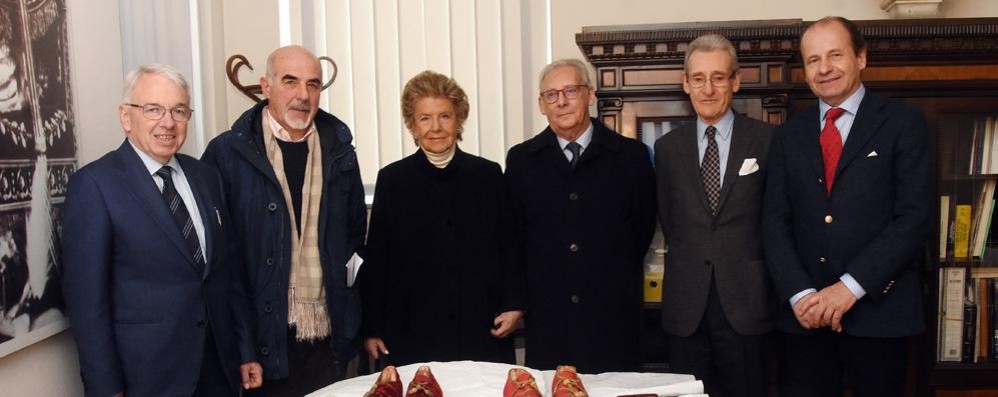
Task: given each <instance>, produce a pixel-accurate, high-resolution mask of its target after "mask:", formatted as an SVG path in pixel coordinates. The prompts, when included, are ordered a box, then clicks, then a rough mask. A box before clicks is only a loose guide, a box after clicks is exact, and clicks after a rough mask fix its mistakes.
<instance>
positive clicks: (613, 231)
mask: <svg viewBox="0 0 998 397" xmlns="http://www.w3.org/2000/svg"><path fill="white" fill-rule="evenodd" d="M592 122H593V124H594V126H595V128H594V131H593V138H592V141H591V142H590V144H589V146H588V147H587V148H586V150H585V151H584V152H583V153H582V157H581V158H580V159H579V163H578V165H577V167H576V168H575V169H574V170H573V169H572V167H571V166H570V165H569V163H568V160H567V159H566V158H565V155H564V152H563V151H562V150H561V148H560V147H559V146H558V141H557V139H556V137H555V135H554V132H553V131H551V129H550V127H549V128H547V129H545V130H544V132H542V133H540V134H539V135H537V136H536V137H534V138H532V139H530V140H528V141H526V142H524V143H521V144H519V145H516V146H514V147H513V148H512V149H510V151H509V154H508V157H507V160H506V177H507V180H508V181H509V184H510V191H511V194H512V197H513V207H514V211H515V212H514V214H515V219H516V220H517V224H518V228H519V230H518V233H517V234H518V237H519V241H520V244H521V247H522V250H523V253H522V255H523V259H524V264H525V266H526V269H527V289H528V296H529V301H528V302H529V306H530V311H529V312H528V313H527V320H526V323H527V346H526V347H527V351H526V359H527V365H528V366H530V367H533V368H539V369H554V368H555V366H556V365H558V364H572V365H575V366H576V367H578V369H579V371H580V372H585V373H598V372H606V371H633V370H637V369H638V366H639V364H640V351H639V346H640V344H639V334H640V331H639V327H640V321H641V307H642V302H641V297H642V286H641V282H642V260H643V258H644V255H645V253H646V252H647V250H648V247H649V244H650V243H651V236H652V233H653V232H654V228H655V191H654V189H655V177H654V175H653V171H652V165H651V160H650V156H649V152H648V148H647V147H646V146H645V145H643V144H641V143H640V142H637V141H635V140H632V139H628V138H625V137H623V136H620V135H619V134H617V133H616V132H614V131H613V130H610V129H609V128H607V127H606V126H604V125H603V124H602V123H600V122H598V121H596V120H595V119H593V120H592Z"/></svg>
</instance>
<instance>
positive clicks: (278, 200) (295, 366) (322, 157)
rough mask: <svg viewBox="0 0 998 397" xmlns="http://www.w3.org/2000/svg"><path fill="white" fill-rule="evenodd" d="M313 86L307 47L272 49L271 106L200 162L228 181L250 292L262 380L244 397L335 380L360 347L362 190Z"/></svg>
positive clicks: (260, 107)
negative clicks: (354, 268)
mask: <svg viewBox="0 0 998 397" xmlns="http://www.w3.org/2000/svg"><path fill="white" fill-rule="evenodd" d="M321 78H322V71H321V69H320V67H319V61H318V59H316V57H315V55H313V54H312V53H311V52H310V51H308V50H307V49H305V48H303V47H300V46H288V47H283V48H279V49H277V50H276V51H274V52H273V53H272V54H271V55H270V57H268V58H267V74H266V76H264V77H262V78H261V79H260V86H261V88H262V89H263V93H264V95H265V96H266V97H267V100H265V101H262V102H261V103H259V104H257V105H256V106H254V107H253V108H251V109H250V110H248V111H246V112H245V113H243V115H242V116H241V117H239V119H238V120H236V122H235V123H234V124H233V125H232V129H231V130H230V131H227V132H225V133H222V134H221V135H219V136H218V137H216V138H215V139H213V140H212V142H211V143H210V144H209V145H208V149H207V150H206V151H205V153H204V156H203V160H205V161H207V162H208V163H210V164H213V165H215V166H216V167H217V168H218V169H219V172H220V173H221V174H222V179H224V180H225V190H226V193H227V197H228V200H229V205H230V208H231V209H232V217H233V222H234V224H235V228H234V229H235V234H236V235H237V236H236V241H237V243H238V244H239V247H238V252H239V253H240V254H241V256H242V258H241V259H242V260H243V264H244V265H245V266H246V267H247V270H248V273H249V275H250V276H249V277H250V285H251V286H252V290H253V296H254V302H253V308H252V311H253V312H254V314H255V318H256V322H255V324H256V335H257V340H256V349H257V353H258V355H259V358H260V363H261V364H263V367H264V374H265V379H264V385H263V388H262V389H260V390H254V391H252V392H251V393H248V394H247V395H263V396H302V395H305V394H308V393H310V392H312V391H314V390H316V389H319V388H321V387H323V386H326V385H328V384H330V383H333V382H335V381H336V380H339V379H342V378H343V373H344V369H345V366H346V363H347V362H348V361H349V360H350V359H351V358H352V357H353V356H354V355H355V354H357V351H358V350H359V348H360V344H359V342H358V340H357V337H358V331H359V328H360V300H359V298H358V297H357V296H356V294H357V292H356V290H355V289H353V288H352V287H350V286H348V285H347V279H346V278H347V272H346V270H347V269H346V267H345V266H344V265H345V264H346V263H347V261H348V260H349V259H350V258H351V257H352V256H353V255H354V253H355V252H357V250H359V249H360V248H361V246H362V245H363V243H364V235H365V232H366V227H367V226H366V214H367V213H366V207H365V205H364V189H363V185H362V184H361V179H360V170H359V168H358V165H357V155H356V153H355V151H354V148H353V146H351V145H350V141H351V140H352V136H351V134H350V130H349V129H348V128H347V126H346V125H345V124H343V122H342V121H340V120H339V119H337V118H336V117H335V116H333V115H331V114H329V113H326V112H324V111H322V110H319V109H318V106H319V93H320V92H321V91H322V82H321Z"/></svg>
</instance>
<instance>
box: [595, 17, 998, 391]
mask: <svg viewBox="0 0 998 397" xmlns="http://www.w3.org/2000/svg"><path fill="white" fill-rule="evenodd" d="M857 23H858V24H859V25H860V28H861V30H862V31H863V33H864V35H865V36H866V39H867V43H868V49H869V50H868V56H867V60H868V64H867V68H866V69H865V70H864V71H863V81H864V84H865V85H866V87H867V88H869V89H870V90H872V91H875V92H877V93H879V94H882V95H886V96H890V97H894V98H899V99H901V100H904V101H908V102H910V103H912V104H914V105H915V106H917V107H919V108H921V109H922V110H923V111H924V112H925V114H926V117H927V119H928V122H929V125H930V128H931V129H932V131H933V133H934V137H935V143H936V148H937V183H938V186H939V188H940V192H945V191H947V190H948V189H952V186H953V185H952V184H953V180H954V177H955V174H954V172H953V171H952V170H951V169H950V168H947V167H944V166H943V164H945V162H946V161H950V159H952V158H953V157H952V156H964V155H967V154H966V153H955V151H956V149H949V148H951V147H952V145H951V143H952V142H953V139H954V137H953V136H952V134H953V133H952V132H950V130H952V128H949V129H947V128H942V127H944V126H943V125H942V124H941V123H945V122H946V120H948V117H953V116H954V115H961V114H998V19H996V18H987V19H923V20H884V21H858V22H857ZM807 25H808V22H805V21H801V20H769V21H734V22H695V23H680V24H661V25H633V26H602V27H586V28H583V30H582V32H581V33H578V34H576V43H577V44H578V46H579V48H580V50H581V51H582V53H583V54H584V55H585V57H586V58H587V59H588V61H589V62H590V63H592V65H593V66H595V68H596V76H595V77H596V81H595V85H596V87H597V94H596V95H597V99H598V101H597V108H598V114H599V116H598V117H599V118H600V119H601V120H603V122H605V123H606V124H607V125H609V126H612V127H614V128H615V129H616V130H617V131H619V132H620V133H621V134H623V135H626V136H629V137H632V138H635V139H638V140H641V141H642V142H645V143H646V144H648V145H649V146H651V145H652V144H653V143H654V141H655V139H657V138H658V137H659V136H661V135H662V134H663V133H665V132H667V131H668V130H670V129H672V128H674V127H676V126H677V125H678V123H683V122H687V121H690V120H692V119H693V117H694V113H693V109H692V108H691V106H690V104H689V100H688V96H687V95H686V93H684V92H683V89H682V81H683V78H684V76H683V58H684V55H685V50H686V45H687V43H689V42H690V41H692V40H693V39H694V38H696V37H698V36H700V35H702V34H706V33H720V34H722V35H724V36H725V37H727V38H728V39H729V40H731V41H732V43H733V44H734V45H735V47H736V48H737V49H738V57H739V61H740V65H741V72H742V85H741V90H740V91H739V92H738V93H737V94H736V96H735V99H734V101H733V104H732V107H733V108H734V109H735V111H738V112H740V113H744V114H747V115H749V116H751V117H754V118H757V119H760V120H764V121H768V122H770V123H773V124H779V123H781V122H783V120H786V118H787V117H789V116H791V115H793V114H794V113H795V112H797V111H800V110H802V109H804V108H806V107H807V106H809V105H812V104H813V103H814V101H815V98H814V96H813V95H812V94H811V92H810V90H809V89H808V87H807V84H805V82H804V72H803V68H802V66H801V61H800V56H799V54H798V45H799V40H798V38H799V36H800V33H801V32H802V31H803V29H804V28H805V27H806V26H807ZM996 161H998V159H996ZM957 179H959V178H957ZM936 215H937V216H938V214H936ZM937 236H938V234H937ZM996 241H998V240H996ZM938 250H939V248H938V244H937V243H936V240H933V241H930V242H927V254H926V262H925V272H924V280H925V301H926V309H927V310H926V314H925V316H926V324H927V325H928V329H929V331H928V332H926V333H925V334H924V335H922V336H920V337H918V338H916V339H915V344H914V345H913V346H912V354H911V355H910V360H911V371H910V376H909V381H910V382H911V385H910V387H909V389H910V391H911V393H912V394H913V395H914V394H916V393H917V395H919V396H934V395H939V396H942V395H946V396H956V395H961V394H960V393H962V392H967V393H978V394H974V395H984V394H980V393H985V394H986V393H989V392H988V391H987V390H995V389H998V363H981V364H966V363H940V362H938V357H937V349H936V337H937V327H936V325H937V317H938V313H937V311H936V308H937V306H938V304H937V302H938V296H937V294H938V268H939V267H940V266H941V265H946V263H945V261H943V262H940V261H939V260H938V259H937V258H939V255H938V254H939V253H938ZM968 263H972V261H971V262H968ZM652 309H654V307H652ZM975 390H976V391H975ZM968 395H970V394H968Z"/></svg>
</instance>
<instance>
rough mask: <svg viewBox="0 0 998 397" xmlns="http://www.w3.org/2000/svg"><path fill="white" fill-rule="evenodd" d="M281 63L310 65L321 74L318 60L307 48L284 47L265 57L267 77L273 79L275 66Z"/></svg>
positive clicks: (297, 46)
mask: <svg viewBox="0 0 998 397" xmlns="http://www.w3.org/2000/svg"><path fill="white" fill-rule="evenodd" d="M282 62H295V63H299V62H300V63H312V64H313V66H314V67H315V68H316V69H319V70H320V72H319V73H320V74H321V73H322V72H321V68H320V66H319V58H317V57H316V56H315V54H313V53H312V51H309V50H308V48H305V47H302V46H300V45H297V44H294V45H289V46H284V47H281V48H278V49H276V50H274V52H272V53H270V56H268V57H267V77H270V78H271V79H273V78H274V76H276V72H275V70H274V68H275V65H276V64H278V63H282Z"/></svg>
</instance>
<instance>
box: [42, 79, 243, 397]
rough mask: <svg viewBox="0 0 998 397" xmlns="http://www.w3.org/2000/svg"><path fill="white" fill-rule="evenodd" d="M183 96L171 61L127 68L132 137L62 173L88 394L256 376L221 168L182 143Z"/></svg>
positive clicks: (221, 388) (70, 305)
mask: <svg viewBox="0 0 998 397" xmlns="http://www.w3.org/2000/svg"><path fill="white" fill-rule="evenodd" d="M189 103H190V94H189V91H188V85H187V82H186V81H185V80H184V78H183V76H181V75H180V73H178V72H177V71H176V70H175V69H173V68H172V67H169V66H166V65H147V66H142V67H140V68H139V69H138V70H136V71H134V72H132V73H131V74H129V75H128V77H127V78H126V81H125V95H124V100H123V102H122V104H121V105H120V106H119V118H120V121H121V126H122V128H123V129H124V132H125V135H126V136H127V140H126V141H125V142H124V143H122V145H121V147H119V148H118V149H117V150H115V151H113V152H110V153H108V154H106V155H104V156H103V157H102V158H100V159H99V160H97V161H94V162H93V163H91V164H89V165H87V166H85V167H83V168H81V169H80V170H79V171H78V172H76V174H75V175H73V177H72V178H71V179H70V181H69V190H68V192H67V194H66V202H65V209H64V215H63V216H64V217H63V239H62V241H63V258H64V262H65V270H64V274H63V289H64V292H65V297H66V309H67V312H68V314H69V319H70V321H71V323H72V330H73V336H74V337H75V338H76V344H77V348H78V350H79V358H80V369H81V373H82V377H83V383H84V388H85V389H86V394H87V395H88V396H101V397H103V396H192V395H193V396H226V395H228V396H236V395H238V390H239V385H240V383H241V384H242V386H243V387H246V388H249V387H258V386H259V385H260V382H261V380H262V370H261V368H260V365H259V364H258V363H257V362H256V357H255V355H254V354H255V353H254V349H253V345H252V341H253V337H252V335H251V332H252V331H251V328H250V327H249V325H248V318H249V313H248V310H249V302H250V300H249V296H248V294H247V292H246V289H245V287H244V283H245V276H244V275H242V274H240V272H241V270H242V269H243V268H242V266H238V263H235V262H234V261H233V260H232V259H231V258H233V256H232V255H233V252H232V251H231V250H230V248H229V243H228V240H227V238H226V233H228V230H227V229H226V227H227V226H226V221H227V219H226V217H227V214H226V208H225V207H224V201H223V200H222V190H221V179H220V178H219V176H218V173H217V172H215V171H214V170H213V169H212V168H210V167H208V166H207V165H204V164H203V163H201V162H199V161H197V160H195V159H194V158H191V157H189V156H185V155H182V154H177V150H179V149H180V147H181V146H182V145H183V144H184V139H185V138H186V137H187V123H188V121H189V120H190V117H191V113H192V112H193V110H191V108H190V105H189Z"/></svg>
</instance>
